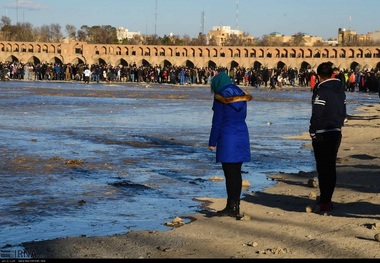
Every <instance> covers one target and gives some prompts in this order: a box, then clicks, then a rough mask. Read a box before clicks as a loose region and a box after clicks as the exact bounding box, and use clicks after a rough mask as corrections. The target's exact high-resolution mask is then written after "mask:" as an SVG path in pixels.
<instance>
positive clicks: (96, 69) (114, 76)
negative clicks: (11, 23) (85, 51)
mask: <svg viewBox="0 0 380 263" xmlns="http://www.w3.org/2000/svg"><path fill="white" fill-rule="evenodd" d="M0 68H1V72H0V77H1V79H3V80H4V79H15V80H28V81H36V80H57V81H83V82H86V83H90V82H97V83H99V82H144V83H167V84H178V85H193V84H198V85H199V84H203V85H210V84H211V79H212V77H213V76H214V75H215V72H216V70H217V69H216V68H211V67H187V66H159V65H156V66H144V65H140V66H138V65H136V63H132V64H130V65H127V66H124V65H118V66H113V65H99V64H92V65H86V64H71V63H69V64H62V63H37V64H34V63H32V62H27V63H21V62H17V61H14V62H1V63H0ZM88 70H89V71H88ZM225 70H226V73H227V74H228V76H229V77H230V78H231V80H232V82H233V83H234V84H237V85H244V86H253V87H255V88H260V87H265V88H268V89H270V90H274V89H276V88H281V87H284V86H299V87H311V88H313V87H314V85H315V78H316V72H315V71H314V70H312V69H303V68H301V69H297V68H278V69H269V68H259V69H254V68H243V67H239V66H236V67H232V68H230V69H228V68H225ZM85 72H89V73H90V76H88V77H89V78H88V81H87V80H86V81H85V79H87V76H85ZM339 78H340V79H341V81H342V83H343V84H344V88H345V90H346V91H363V92H367V91H374V92H377V91H378V90H379V86H380V71H378V70H377V69H374V70H368V69H366V70H360V71H359V70H357V71H354V70H349V69H340V74H339Z"/></svg>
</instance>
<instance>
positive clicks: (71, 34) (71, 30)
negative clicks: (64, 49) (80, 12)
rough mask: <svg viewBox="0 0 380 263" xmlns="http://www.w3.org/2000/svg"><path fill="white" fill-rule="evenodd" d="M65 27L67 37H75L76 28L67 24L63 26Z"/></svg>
mask: <svg viewBox="0 0 380 263" xmlns="http://www.w3.org/2000/svg"><path fill="white" fill-rule="evenodd" d="M65 28H66V33H67V36H68V37H69V38H76V31H77V28H76V27H75V26H74V25H70V24H67V25H66V26H65Z"/></svg>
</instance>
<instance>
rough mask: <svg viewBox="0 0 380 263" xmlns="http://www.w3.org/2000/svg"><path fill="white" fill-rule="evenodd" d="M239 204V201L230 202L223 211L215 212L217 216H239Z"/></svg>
mask: <svg viewBox="0 0 380 263" xmlns="http://www.w3.org/2000/svg"><path fill="white" fill-rule="evenodd" d="M239 203H240V202H239V201H231V202H227V205H226V207H225V208H224V209H223V210H219V211H216V214H217V215H218V216H231V217H237V216H239V214H240V204H239Z"/></svg>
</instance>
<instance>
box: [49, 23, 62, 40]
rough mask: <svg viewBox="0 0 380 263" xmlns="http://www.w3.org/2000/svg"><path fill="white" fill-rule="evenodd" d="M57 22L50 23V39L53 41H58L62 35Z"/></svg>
mask: <svg viewBox="0 0 380 263" xmlns="http://www.w3.org/2000/svg"><path fill="white" fill-rule="evenodd" d="M61 29H62V28H61V26H60V25H59V24H50V32H51V40H52V41H53V42H60V41H61V39H62V37H63V35H62V31H61Z"/></svg>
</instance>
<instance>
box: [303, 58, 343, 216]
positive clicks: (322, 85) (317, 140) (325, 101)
mask: <svg viewBox="0 0 380 263" xmlns="http://www.w3.org/2000/svg"><path fill="white" fill-rule="evenodd" d="M317 74H318V78H319V83H318V85H317V86H316V88H315V89H314V91H313V96H312V115H311V118H310V126H309V133H310V137H311V138H312V146H313V150H314V157H315V161H316V167H317V172H318V181H319V191H320V196H319V201H318V202H317V206H319V210H320V211H330V210H331V209H332V208H333V204H332V202H331V200H332V196H333V193H334V190H335V184H336V158H337V154H338V149H339V146H340V143H341V141H342V130H341V129H342V127H343V125H344V120H345V118H346V94H345V91H344V89H343V88H342V84H341V81H340V80H339V79H337V78H335V77H334V75H333V69H332V65H331V63H329V62H325V63H322V64H320V65H319V66H318V68H317Z"/></svg>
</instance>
